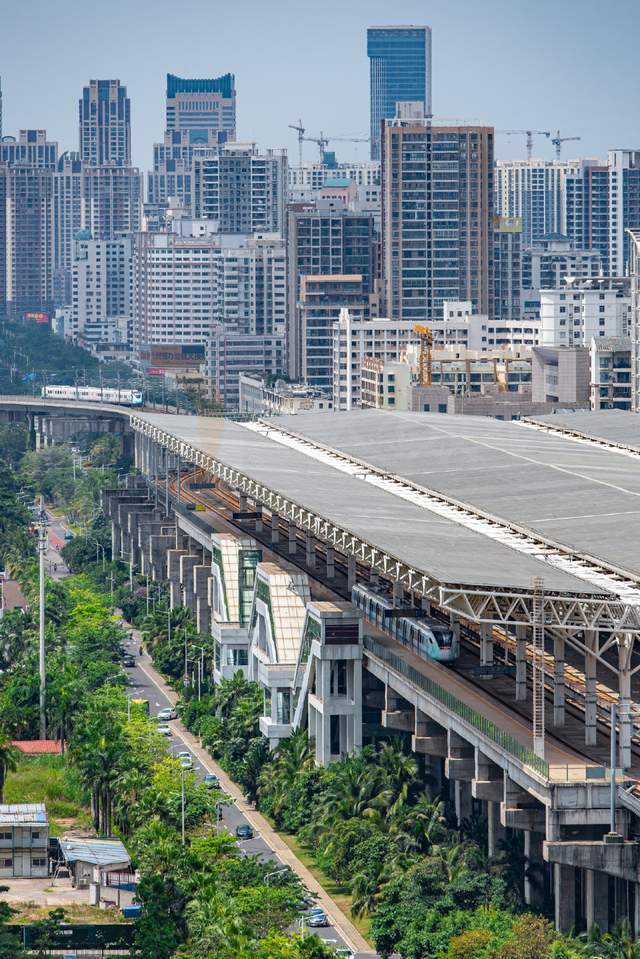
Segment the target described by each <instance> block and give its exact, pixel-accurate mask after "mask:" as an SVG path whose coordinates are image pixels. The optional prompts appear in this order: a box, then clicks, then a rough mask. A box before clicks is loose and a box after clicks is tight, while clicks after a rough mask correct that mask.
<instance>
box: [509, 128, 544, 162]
mask: <svg viewBox="0 0 640 959" xmlns="http://www.w3.org/2000/svg"><path fill="white" fill-rule="evenodd" d="M496 133H504V134H506V136H510V135H511V134H517V133H521V134H522V135H523V136H525V137H526V138H527V160H530V159H531V156H532V154H533V137H534V134H535V135H536V136H541V137H547V139H549V137H550V136H551V131H550V130H496Z"/></svg>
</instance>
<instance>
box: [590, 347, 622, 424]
mask: <svg viewBox="0 0 640 959" xmlns="http://www.w3.org/2000/svg"><path fill="white" fill-rule="evenodd" d="M589 353H590V355H591V409H592V410H630V409H631V340H630V338H629V337H628V336H603V337H598V338H597V339H596V337H592V339H591V343H590V346H589Z"/></svg>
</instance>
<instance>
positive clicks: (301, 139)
mask: <svg viewBox="0 0 640 959" xmlns="http://www.w3.org/2000/svg"><path fill="white" fill-rule="evenodd" d="M288 126H289V129H291V130H295V131H296V133H297V134H298V157H299V161H300V166H302V144H303V143H305V142H306V143H315V144H317V147H318V151H319V154H320V163H322V161H323V159H324V151H325V149H326V147H327V146H328V145H329V143H333V142H334V141H335V142H336V143H369V142H370V140H371V137H327V136H325V135H324V133H323V132H322V130H321V131H320V136H319V137H306V136H305V132H306V130H305V128H304V127H303V125H302V120H298V123H297V124H295V123H289V124H288Z"/></svg>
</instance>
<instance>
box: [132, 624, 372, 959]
mask: <svg viewBox="0 0 640 959" xmlns="http://www.w3.org/2000/svg"><path fill="white" fill-rule="evenodd" d="M132 632H133V636H134V638H135V639H136V641H139V640H140V638H141V635H140V632H139V631H138V630H135V629H133V630H132ZM138 666H139V667H140V669H141V670H142V672H143V673H144V674H145V675H146V677H147V679H149V680H150V681H151V682H152V683H153V684H154V685H155V686H156V687H157V689H159V690H160V691H161V692H162V693H163V694H164V695H165V696H166V697H167V699H168V700H169V701H170V702H171V703H173V704H174V705H175V704H176V703H177V702H178V694H177V693H176V692H175V691H174V690H173V689H172V688H171V686H169V684H168V683H167V682H166V681H165V680H164V679H163V677H162V676H161V675H160V673H158V672H157V670H156V669H154V667H153V664H152V661H151V659H150V657H149V656H148V655H147V654H146V653H143V654H142V655H141V656H140V657H138ZM173 725H174V726H175V727H176V731H177V732H178V733H179V735H180V737H181V739H183V740H184V742H185V743H186V745H187V746H188V747H189V749H190V750H191V752H192V753H193V755H194V756H195V757H196V758H197V759H198V761H199V762H200V763H201V764H202V766H203V767H204V769H206V770H207V772H212V773H215V775H216V776H217V777H218V779H219V780H220V785H221V786H222V788H223V789H224V791H225V792H226V793H228V794H229V796H231V798H232V799H233V800H234V802H235V804H236V806H237V807H238V809H239V810H240V811H241V812H242V813H243V815H244V816H245V817H246V819H247V821H248V822H249V824H250V825H251V826H253V828H254V830H255V831H256V832H257V833H259V834H260V835H261V836H262V838H263V839H264V841H265V842H266V843H267V845H269V846H270V847H271V849H272V850H273V852H274V853H275V854H276V856H277V857H278V859H279V860H280V862H281V863H282V864H283V865H284V866H289V868H290V869H291V870H292V871H293V872H295V874H296V875H297V876H298V877H299V879H300V880H301V881H302V882H303V883H304V885H305V886H306V887H307V889H308V890H309V891H310V892H312V893H313V894H314V896H315V897H316V899H317V903H318V905H319V906H322V908H323V909H324V911H325V912H326V913H327V915H328V916H329V918H330V919H331V922H332V925H333V926H334V928H335V929H336V931H337V932H338V933H339V934H340V936H342V938H343V939H344V941H345V942H347V943H348V945H349V947H350V948H351V949H352V950H353V952H354V953H357V955H358V956H360V957H363V959H364V957H365V956H366V957H373V956H375V955H376V953H375V952H374V951H373V950H372V948H371V946H370V945H369V943H368V942H367V941H366V939H365V938H364V937H363V936H362V934H361V933H360V932H359V931H358V930H357V929H356V927H355V926H354V925H353V923H352V922H351V921H350V920H349V919H348V918H347V917H346V916H345V914H344V913H343V912H342V910H341V909H340V908H339V906H338V905H337V904H336V903H335V902H334V900H333V899H332V898H331V897H330V896H329V895H328V894H327V893H326V892H325V890H324V889H323V887H322V886H321V885H320V883H319V882H318V880H317V879H316V878H315V877H314V876H313V875H312V873H311V872H309V870H308V869H307V867H306V866H305V865H304V863H302V862H300V860H299V859H298V858H297V856H296V855H295V854H294V853H293V852H292V850H291V849H290V848H289V847H288V846H287V844H286V843H285V842H284V840H283V839H282V838H281V837H280V836H279V835H278V833H277V832H276V831H275V829H273V827H272V826H271V825H270V824H269V822H268V821H267V820H266V819H265V818H264V816H262V815H261V814H260V813H259V812H258V811H257V810H256V809H255V808H254V806H253V805H252V804H251V803H248V802H247V800H246V799H245V797H244V795H243V793H242V790H241V789H240V788H239V787H238V786H237V785H236V784H235V783H234V782H233V780H231V779H229V776H228V775H227V773H226V772H225V771H224V769H222V768H221V767H220V766H219V765H218V764H217V763H216V762H215V760H213V759H212V758H211V756H210V755H209V753H208V752H207V751H206V749H203V748H202V746H201V744H200V742H199V740H198V739H197V737H196V736H194V735H193V734H192V733H190V732H189V730H188V729H187V728H186V726H184V725H183V723H182V722H181V721H180V720H177V721H176V722H175V723H174V724H173Z"/></svg>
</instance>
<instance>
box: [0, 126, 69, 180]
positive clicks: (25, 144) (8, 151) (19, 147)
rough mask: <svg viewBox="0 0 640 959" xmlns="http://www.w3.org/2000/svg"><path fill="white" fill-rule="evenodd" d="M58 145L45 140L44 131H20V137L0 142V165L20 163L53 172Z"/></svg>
mask: <svg viewBox="0 0 640 959" xmlns="http://www.w3.org/2000/svg"><path fill="white" fill-rule="evenodd" d="M57 162H58V144H57V143H56V142H55V141H53V140H47V131H46V130H20V135H19V137H18V139H17V140H16V138H15V137H4V138H3V139H2V140H0V163H11V164H16V163H21V164H27V165H28V166H34V167H44V168H47V169H49V170H55V168H56V164H57Z"/></svg>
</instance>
